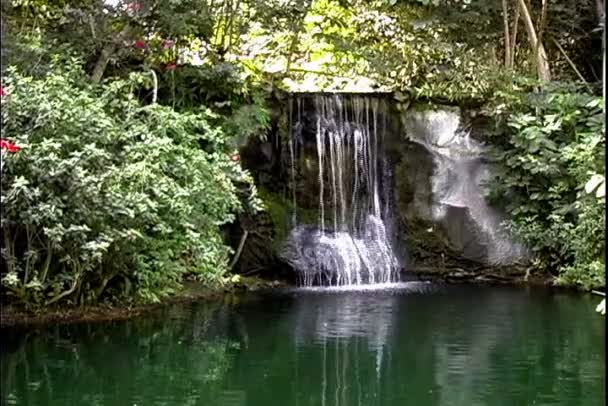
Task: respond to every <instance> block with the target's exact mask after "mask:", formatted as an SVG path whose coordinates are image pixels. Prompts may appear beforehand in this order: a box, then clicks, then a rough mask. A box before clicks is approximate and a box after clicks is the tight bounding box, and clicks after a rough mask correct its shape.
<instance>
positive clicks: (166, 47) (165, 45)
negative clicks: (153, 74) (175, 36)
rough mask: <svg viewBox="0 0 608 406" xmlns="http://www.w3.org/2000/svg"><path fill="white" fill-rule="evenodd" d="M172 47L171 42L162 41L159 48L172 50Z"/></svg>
mask: <svg viewBox="0 0 608 406" xmlns="http://www.w3.org/2000/svg"><path fill="white" fill-rule="evenodd" d="M173 45H175V42H173V41H171V40H170V39H165V40H163V42H162V44H161V46H162V47H163V49H169V48H172V47H173Z"/></svg>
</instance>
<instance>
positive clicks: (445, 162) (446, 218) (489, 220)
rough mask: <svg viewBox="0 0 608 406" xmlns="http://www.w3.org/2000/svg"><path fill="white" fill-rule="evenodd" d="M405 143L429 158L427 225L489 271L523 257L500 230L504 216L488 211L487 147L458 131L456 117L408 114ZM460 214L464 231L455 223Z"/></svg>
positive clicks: (440, 113)
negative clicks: (489, 267) (442, 227)
mask: <svg viewBox="0 0 608 406" xmlns="http://www.w3.org/2000/svg"><path fill="white" fill-rule="evenodd" d="M404 127H405V131H406V133H407V135H408V137H409V139H410V140H411V141H413V142H415V143H417V144H420V145H422V146H423V147H424V148H425V149H426V150H427V151H428V152H429V153H430V154H431V156H432V160H433V164H434V169H433V174H432V176H431V179H430V180H431V187H432V191H431V192H432V197H431V200H430V202H429V201H428V200H427V201H425V205H428V203H431V204H430V209H431V213H430V214H431V220H432V221H433V222H435V223H436V224H444V225H446V229H447V234H448V237H449V238H450V239H451V240H452V241H453V242H455V243H457V244H460V245H463V246H462V247H460V249H461V251H462V252H463V254H464V255H465V256H469V257H471V258H475V259H479V260H482V261H483V262H486V263H489V264H492V265H507V264H511V263H514V262H516V261H518V260H519V259H521V258H523V257H524V256H525V255H526V250H525V247H524V246H523V245H521V244H519V243H517V242H515V241H513V239H512V238H511V236H510V235H509V234H508V232H507V231H506V230H505V229H504V228H503V227H502V224H501V223H502V221H503V220H504V219H505V216H504V214H503V213H501V212H499V211H498V210H497V209H495V208H494V207H491V206H489V205H488V203H487V201H486V199H485V196H484V183H485V181H486V180H487V179H488V177H489V175H490V171H491V165H490V164H489V163H488V162H486V159H485V153H486V147H485V146H484V145H483V144H481V143H480V142H479V141H477V140H475V139H473V138H471V137H470V133H469V131H466V130H464V129H462V128H461V123H460V114H459V112H455V111H449V110H437V111H432V110H428V111H413V112H408V113H407V115H406V116H405V119H404ZM459 213H464V217H465V219H466V221H465V223H464V224H465V226H464V227H463V226H462V225H461V224H460V223H459V222H458V220H457V219H459V218H460V214H459Z"/></svg>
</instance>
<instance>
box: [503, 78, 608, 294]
mask: <svg viewBox="0 0 608 406" xmlns="http://www.w3.org/2000/svg"><path fill="white" fill-rule="evenodd" d="M603 104H604V103H603V99H602V98H601V97H596V96H593V95H590V94H587V93H584V92H581V91H573V90H572V89H564V88H560V87H554V88H552V89H545V91H544V92H542V93H532V94H528V95H525V96H523V95H519V96H516V97H513V95H511V99H510V100H509V103H508V105H509V107H506V105H502V106H499V107H501V108H499V109H498V110H497V111H501V112H502V113H501V114H500V115H499V120H498V128H499V131H496V133H495V134H494V135H493V139H492V141H493V142H494V143H495V144H496V145H497V148H496V159H497V160H498V161H499V162H501V163H502V164H503V165H502V170H500V171H499V172H497V174H496V176H495V178H494V180H493V182H492V189H493V191H492V196H491V197H492V198H493V200H494V201H495V202H496V203H499V202H502V203H503V204H504V205H505V207H506V209H507V211H508V212H509V213H510V214H511V216H512V221H511V223H510V224H509V226H510V228H511V229H512V230H513V231H514V232H515V233H516V234H517V235H518V236H519V237H520V238H521V239H522V240H523V241H525V242H526V243H527V244H528V246H529V247H530V248H531V250H532V251H533V253H534V254H535V256H536V258H535V259H536V263H537V265H538V266H539V267H541V268H545V269H548V270H553V271H555V270H557V271H558V272H559V274H560V278H559V279H558V282H559V283H563V284H567V285H575V286H580V287H583V288H586V289H590V288H593V287H600V286H604V284H605V277H604V250H605V245H604V230H605V220H604V218H605V198H604V197H603V194H602V193H599V192H598V193H597V196H594V195H589V194H588V193H586V192H585V190H584V188H585V184H586V183H587V182H588V181H589V179H590V178H592V176H594V175H598V174H603V172H604V148H605V128H604V113H603V109H602V106H603ZM505 124H506V125H505ZM603 187H604V186H601V188H603ZM505 202H506V203H505Z"/></svg>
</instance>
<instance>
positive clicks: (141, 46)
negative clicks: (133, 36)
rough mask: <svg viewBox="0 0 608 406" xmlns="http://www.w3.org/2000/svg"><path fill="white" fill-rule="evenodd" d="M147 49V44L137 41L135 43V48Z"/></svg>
mask: <svg viewBox="0 0 608 406" xmlns="http://www.w3.org/2000/svg"><path fill="white" fill-rule="evenodd" d="M145 47H146V43H145V42H144V41H142V40H140V39H139V40H137V41H135V48H137V49H144V48H145Z"/></svg>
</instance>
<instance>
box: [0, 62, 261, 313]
mask: <svg viewBox="0 0 608 406" xmlns="http://www.w3.org/2000/svg"><path fill="white" fill-rule="evenodd" d="M136 76H137V75H135V74H133V75H131V78H130V79H129V80H124V81H111V82H108V83H107V84H106V85H104V86H101V87H99V88H97V87H91V86H90V85H87V84H86V81H85V79H86V78H85V77H84V76H83V72H82V71H81V69H80V67H79V66H78V65H70V66H69V67H67V68H66V66H65V65H63V64H56V65H55V66H53V67H52V68H51V70H50V73H49V74H47V75H46V76H44V77H43V78H32V77H28V76H24V75H22V74H21V73H20V72H18V71H16V70H14V69H13V70H12V71H10V72H9V75H8V77H6V78H5V82H4V83H5V87H6V89H8V90H7V93H8V97H7V98H8V100H7V101H4V102H3V106H2V107H3V108H2V127H3V136H4V137H7V138H9V139H11V140H13V141H14V142H15V143H16V144H17V145H19V146H21V147H22V149H21V151H19V152H18V153H15V154H10V155H9V156H8V157H7V159H6V162H5V163H4V165H3V171H4V173H3V175H2V205H3V212H2V232H3V236H4V241H3V248H2V254H3V259H4V262H5V264H6V267H5V269H6V273H4V274H3V278H2V282H3V285H4V286H5V287H6V288H8V289H9V290H10V292H11V293H12V294H13V295H14V296H15V297H17V298H18V299H19V300H21V301H22V302H23V303H26V304H28V305H36V306H37V305H41V304H51V303H55V302H59V301H64V302H65V301H70V302H72V303H76V302H78V303H91V302H96V301H97V300H98V299H100V298H102V297H104V295H105V296H106V297H107V296H110V295H112V296H114V297H124V296H129V295H133V294H134V295H135V297H137V298H139V299H141V300H145V301H157V300H159V298H161V297H163V296H165V295H168V294H170V293H172V292H174V291H175V289H178V288H179V287H180V283H181V281H182V280H183V278H184V277H185V276H187V275H193V276H195V277H197V278H200V279H206V280H218V279H220V278H221V277H222V275H223V273H224V271H225V268H226V264H227V261H228V255H229V249H228V248H227V247H226V246H224V245H223V241H222V238H221V234H220V229H219V227H220V226H221V225H222V224H225V223H227V222H230V221H232V220H233V219H234V218H235V213H237V212H238V211H239V210H240V209H241V203H240V199H239V195H240V194H243V191H244V193H245V194H246V195H247V198H248V199H249V200H248V203H247V204H248V205H249V206H250V207H251V209H252V210H256V209H258V208H259V204H260V203H259V200H258V199H257V197H256V191H255V187H254V185H253V181H252V179H251V177H250V176H249V174H248V173H247V172H245V171H243V170H242V169H241V167H240V166H239V165H238V163H235V162H233V161H231V160H230V158H229V155H230V154H231V153H232V150H231V149H230V148H229V147H228V146H227V145H226V141H227V136H226V135H225V134H224V133H223V131H222V130H221V129H220V128H219V127H216V126H212V125H211V124H210V123H209V116H210V113H208V112H206V111H205V110H204V109H200V110H199V111H196V112H183V113H179V112H176V111H173V110H172V109H170V108H168V107H164V106H160V105H148V106H142V105H141V104H140V103H139V102H138V101H137V100H136V98H135V97H134V96H133V95H132V93H131V90H132V89H134V88H135V87H136V82H137V80H136V79H137V77H136Z"/></svg>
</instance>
